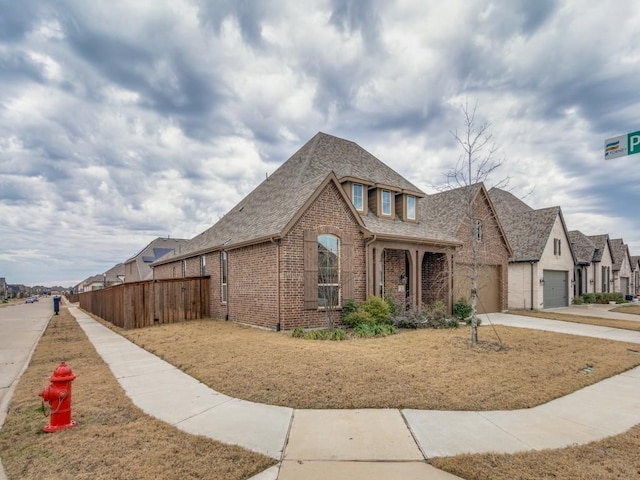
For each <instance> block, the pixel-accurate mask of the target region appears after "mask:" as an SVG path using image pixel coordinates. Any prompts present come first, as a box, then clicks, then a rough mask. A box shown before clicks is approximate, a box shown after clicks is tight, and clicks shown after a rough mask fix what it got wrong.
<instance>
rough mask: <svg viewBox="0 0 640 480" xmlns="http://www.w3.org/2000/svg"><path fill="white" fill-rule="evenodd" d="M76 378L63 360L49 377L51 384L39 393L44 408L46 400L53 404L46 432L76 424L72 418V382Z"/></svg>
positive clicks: (45, 428)
mask: <svg viewBox="0 0 640 480" xmlns="http://www.w3.org/2000/svg"><path fill="white" fill-rule="evenodd" d="M75 378H76V376H75V375H74V374H73V372H72V371H71V367H70V366H69V365H67V364H66V363H64V362H62V363H61V364H60V365H58V367H57V368H56V369H55V370H54V372H53V375H51V377H49V380H51V385H49V386H48V387H45V388H43V389H42V391H41V392H40V393H39V394H38V395H39V396H41V397H42V405H43V410H44V402H48V403H49V405H50V406H51V418H50V419H49V425H45V426H44V428H43V430H44V431H45V432H47V433H52V432H57V431H58V430H63V429H65V428H69V427H73V426H74V425H76V422H74V421H73V420H71V382H73V381H74V380H75Z"/></svg>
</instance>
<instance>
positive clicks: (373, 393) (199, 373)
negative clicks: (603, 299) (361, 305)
mask: <svg viewBox="0 0 640 480" xmlns="http://www.w3.org/2000/svg"><path fill="white" fill-rule="evenodd" d="M116 330H117V331H119V332H120V333H121V334H123V335H125V336H126V337H127V338H129V339H131V340H132V341H134V342H135V343H137V344H138V345H140V346H142V347H143V348H145V349H147V350H149V351H151V352H153V353H155V354H157V355H159V356H161V357H162V358H164V359H165V360H167V361H168V362H170V363H172V364H174V365H175V366H177V367H178V368H180V369H181V370H183V371H185V372H187V373H188V374H190V375H192V376H194V377H196V378H198V379H199V380H200V381H202V382H203V383H205V384H207V385H209V386H210V387H211V388H213V389H215V390H217V391H218V392H221V393H224V394H226V395H230V396H233V397H237V398H243V399H246V400H251V401H254V402H260V403H267V404H272V405H283V406H289V407H294V408H418V409H438V410H502V409H517V408H528V407H533V406H535V405H539V404H542V403H545V402H547V401H549V400H552V399H554V398H557V397H560V396H563V395H566V394H568V393H570V392H573V391H575V390H578V389H580V388H583V387H585V386H587V385H590V384H593V383H596V382H598V381H600V380H603V379H605V378H608V377H610V376H612V375H615V374H617V373H620V372H623V371H625V370H627V369H629V368H632V367H635V366H637V365H640V355H639V354H638V353H636V352H637V351H638V350H640V347H639V346H638V345H635V344H626V343H622V342H614V341H607V340H599V339H593V338H587V337H578V336H572V335H562V334H555V333H550V332H542V331H535V330H526V329H516V328H508V327H496V332H497V333H498V334H499V336H500V338H501V339H502V346H500V345H499V344H497V343H496V340H497V338H496V336H495V332H494V330H493V329H492V328H491V327H481V328H480V339H481V340H483V343H482V344H481V345H480V346H478V347H475V348H471V346H470V345H469V341H468V337H469V336H470V335H469V331H468V329H467V328H460V329H457V330H417V331H406V330H405V331H401V333H399V334H398V335H393V336H390V337H386V338H379V339H360V340H350V341H344V342H331V341H311V340H303V339H297V338H292V337H291V336H290V335H289V334H287V333H275V332H268V331H263V330H258V329H255V328H251V327H246V326H242V325H238V324H234V323H230V322H224V321H219V320H198V321H192V322H187V323H181V324H172V325H162V326H158V327H150V328H146V329H139V330H128V331H123V330H120V329H116ZM586 367H591V368H592V369H593V370H592V372H591V373H585V372H584V371H583V369H585V368H586Z"/></svg>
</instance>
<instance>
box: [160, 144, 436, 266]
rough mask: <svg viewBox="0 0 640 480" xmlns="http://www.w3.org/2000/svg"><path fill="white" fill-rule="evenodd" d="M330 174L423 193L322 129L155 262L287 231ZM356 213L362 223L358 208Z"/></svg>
mask: <svg viewBox="0 0 640 480" xmlns="http://www.w3.org/2000/svg"><path fill="white" fill-rule="evenodd" d="M330 175H332V176H333V180H331V181H336V182H337V183H338V184H339V182H340V180H341V179H342V178H345V179H349V180H352V179H361V180H362V181H364V182H365V183H367V184H370V185H391V186H393V187H395V188H397V189H398V190H399V191H406V192H415V193H418V194H422V195H424V193H423V192H421V190H420V189H419V188H418V187H416V186H415V185H413V184H412V183H411V182H409V181H408V180H406V179H405V178H404V177H402V176H401V175H400V174H398V173H397V172H395V171H394V170H393V169H392V168H390V167H388V166H387V165H385V164H384V163H383V162H381V161H380V160H378V159H377V158H376V157H374V156H373V155H371V154H370V153H369V152H367V151H366V150H364V149H363V148H362V147H360V146H359V145H357V144H356V143H354V142H351V141H349V140H344V139H341V138H338V137H334V136H332V135H327V134H325V133H322V132H320V133H318V134H316V135H315V136H314V137H313V138H312V139H311V140H309V141H308V142H307V143H306V144H305V145H303V146H302V147H301V148H300V149H299V150H298V151H297V152H296V153H295V154H293V156H292V157H291V158H289V159H288V160H287V161H286V162H284V163H283V164H282V165H281V166H280V167H279V168H278V169H277V170H276V171H275V172H274V173H273V174H271V175H270V176H269V177H267V178H266V179H265V180H264V181H263V182H262V183H260V185H258V186H257V187H256V188H255V189H254V190H253V191H251V192H250V193H249V194H248V195H247V196H246V197H245V198H243V199H242V200H241V201H240V202H239V203H238V204H237V205H236V206H235V207H233V208H232V209H231V210H230V211H229V212H228V213H227V214H226V215H224V216H223V217H222V218H221V219H220V220H219V221H218V222H217V223H216V224H214V225H213V226H212V227H210V228H209V229H207V230H205V231H204V232H202V233H200V234H199V235H197V236H195V237H194V238H192V239H191V240H189V241H188V242H187V243H186V244H184V245H182V246H181V248H180V250H179V251H177V252H175V253H174V254H168V255H166V256H165V257H163V258H161V259H160V260H159V261H157V262H156V263H155V264H162V263H166V262H168V261H171V260H175V259H176V258H184V257H187V256H192V255H195V254H197V253H199V252H204V251H207V250H213V249H216V248H222V246H234V245H243V244H247V243H251V242H255V241H260V240H261V239H269V238H273V237H277V236H281V235H283V234H284V233H286V231H288V229H289V228H291V225H292V224H293V223H295V219H296V217H297V216H299V215H301V211H303V210H304V208H305V206H306V205H308V203H309V202H310V201H312V197H313V195H317V194H318V192H319V191H320V190H321V189H322V185H323V183H324V182H326V181H328V180H327V179H328V177H329V176H330ZM340 190H341V191H342V188H340ZM344 198H346V196H345V197H344ZM349 203H351V202H350V201H349ZM354 211H355V210H354ZM356 218H358V219H359V220H358V221H359V222H360V223H361V224H362V220H361V219H360V218H361V217H360V215H359V214H356ZM362 225H363V224H362ZM363 226H364V225H363Z"/></svg>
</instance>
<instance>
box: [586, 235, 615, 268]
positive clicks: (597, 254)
mask: <svg viewBox="0 0 640 480" xmlns="http://www.w3.org/2000/svg"><path fill="white" fill-rule="evenodd" d="M588 238H589V240H591V241H592V242H593V244H594V245H595V247H596V250H595V251H594V252H593V261H594V262H601V261H602V255H604V251H605V250H606V248H607V244H609V235H608V234H606V233H605V234H603V235H588ZM609 248H611V247H609Z"/></svg>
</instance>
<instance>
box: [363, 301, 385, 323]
mask: <svg viewBox="0 0 640 480" xmlns="http://www.w3.org/2000/svg"><path fill="white" fill-rule="evenodd" d="M359 309H362V310H364V311H365V312H367V313H368V314H369V315H370V316H371V318H372V319H373V323H374V324H378V325H389V324H391V308H390V307H389V304H388V303H387V302H385V301H384V300H383V299H382V298H380V297H376V296H373V297H369V298H368V299H367V301H366V302H364V303H363V304H362V305H361V306H360V307H359Z"/></svg>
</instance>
